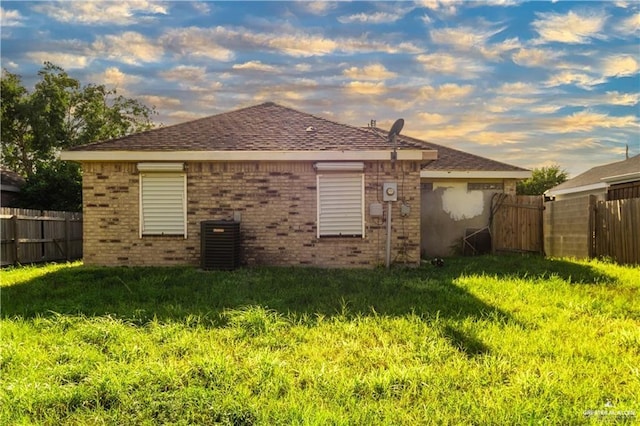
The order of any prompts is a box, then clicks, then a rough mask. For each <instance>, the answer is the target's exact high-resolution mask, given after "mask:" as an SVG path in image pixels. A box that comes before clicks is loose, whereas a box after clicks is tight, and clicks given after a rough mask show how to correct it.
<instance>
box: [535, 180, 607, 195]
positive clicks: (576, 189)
mask: <svg viewBox="0 0 640 426" xmlns="http://www.w3.org/2000/svg"><path fill="white" fill-rule="evenodd" d="M607 187H608V185H607V184H606V183H604V182H602V183H592V184H590V185H582V186H574V187H573V188H565V189H555V190H554V189H547V190H546V191H545V192H544V194H545V195H547V196H550V197H555V196H556V195H565V194H577V193H580V192H589V191H597V190H606V189H607Z"/></svg>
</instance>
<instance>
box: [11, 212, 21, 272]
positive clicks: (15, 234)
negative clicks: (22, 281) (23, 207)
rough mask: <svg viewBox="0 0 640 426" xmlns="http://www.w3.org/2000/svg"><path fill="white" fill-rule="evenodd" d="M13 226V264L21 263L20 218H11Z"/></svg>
mask: <svg viewBox="0 0 640 426" xmlns="http://www.w3.org/2000/svg"><path fill="white" fill-rule="evenodd" d="M11 224H12V226H13V263H14V264H16V263H20V259H19V258H18V254H19V253H20V250H19V249H18V245H19V244H20V242H19V241H18V216H17V215H15V214H14V215H13V216H11Z"/></svg>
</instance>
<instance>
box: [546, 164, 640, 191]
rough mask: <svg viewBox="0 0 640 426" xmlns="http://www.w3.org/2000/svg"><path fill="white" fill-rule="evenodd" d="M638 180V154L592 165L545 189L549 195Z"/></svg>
mask: <svg viewBox="0 0 640 426" xmlns="http://www.w3.org/2000/svg"><path fill="white" fill-rule="evenodd" d="M635 180H640V155H636V156H635V157H631V158H628V159H626V160H624V161H617V162H615V163H609V164H605V165H603V166H597V167H593V168H591V169H589V170H587V171H586V172H584V173H582V174H580V175H578V176H576V177H574V178H572V179H569V180H567V181H565V182H563V183H561V184H560V185H557V186H554V187H553V188H551V189H549V190H547V191H546V194H547V195H549V196H554V195H562V194H570V193H575V192H584V191H594V190H598V189H603V190H604V189H606V188H607V187H608V186H609V184H612V183H622V182H630V181H635Z"/></svg>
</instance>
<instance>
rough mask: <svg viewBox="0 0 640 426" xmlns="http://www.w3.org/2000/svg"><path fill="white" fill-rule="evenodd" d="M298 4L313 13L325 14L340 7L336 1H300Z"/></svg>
mask: <svg viewBox="0 0 640 426" xmlns="http://www.w3.org/2000/svg"><path fill="white" fill-rule="evenodd" d="M298 6H299V7H300V8H302V9H304V10H305V11H306V12H308V13H310V14H312V15H317V16H324V15H326V14H327V13H329V12H330V11H332V10H333V9H335V8H336V7H338V3H337V2H334V1H301V2H298Z"/></svg>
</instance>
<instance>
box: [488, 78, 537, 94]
mask: <svg viewBox="0 0 640 426" xmlns="http://www.w3.org/2000/svg"><path fill="white" fill-rule="evenodd" d="M495 92H496V93H499V94H502V95H517V96H526V95H533V94H536V93H540V89H539V88H538V87H537V86H536V85H534V84H533V83H524V82H522V81H517V82H515V83H503V84H501V85H500V86H499V87H497V88H496V89H495Z"/></svg>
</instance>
